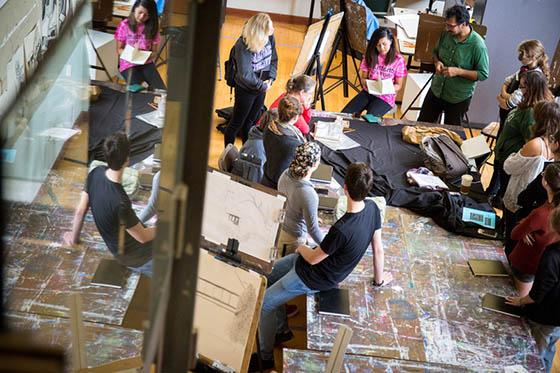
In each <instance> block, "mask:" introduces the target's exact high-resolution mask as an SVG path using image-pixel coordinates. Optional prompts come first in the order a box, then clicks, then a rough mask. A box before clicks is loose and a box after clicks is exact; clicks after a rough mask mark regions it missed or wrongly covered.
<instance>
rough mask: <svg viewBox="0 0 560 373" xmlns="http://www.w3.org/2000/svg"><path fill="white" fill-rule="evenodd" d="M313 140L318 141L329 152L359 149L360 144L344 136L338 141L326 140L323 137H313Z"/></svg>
mask: <svg viewBox="0 0 560 373" xmlns="http://www.w3.org/2000/svg"><path fill="white" fill-rule="evenodd" d="M315 140H317V141H319V142H320V143H321V144H323V145H325V146H326V147H328V148H329V149H331V150H347V149H353V148H358V147H360V144H358V143H357V142H356V141H354V140H352V139H351V138H350V137H348V136H346V135H344V134H343V135H342V136H341V137H340V140H338V141H337V140H330V139H326V138H323V137H315Z"/></svg>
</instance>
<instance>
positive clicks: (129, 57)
mask: <svg viewBox="0 0 560 373" xmlns="http://www.w3.org/2000/svg"><path fill="white" fill-rule="evenodd" d="M151 54H152V52H151V51H142V50H140V49H138V48H134V47H133V46H130V45H128V44H127V45H126V46H125V47H124V51H123V52H122V53H121V58H122V59H123V60H125V61H128V62H130V63H133V64H135V65H143V64H145V63H146V61H147V60H148V58H149V57H150V55H151Z"/></svg>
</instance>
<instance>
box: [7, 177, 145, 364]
mask: <svg viewBox="0 0 560 373" xmlns="http://www.w3.org/2000/svg"><path fill="white" fill-rule="evenodd" d="M71 173H72V172H71ZM78 180H79V181H78ZM82 183H83V173H82V172H78V174H69V173H68V172H64V173H62V172H60V171H51V173H50V174H49V176H48V178H47V180H46V182H45V184H44V186H43V188H42V190H41V191H40V193H39V195H38V196H37V198H36V199H35V202H34V203H31V204H24V203H10V204H9V205H8V206H7V207H8V211H9V213H10V215H9V220H8V224H7V227H6V231H5V235H4V237H3V238H4V241H5V242H6V246H7V247H6V252H5V255H4V260H5V283H6V285H5V288H4V295H5V299H6V308H7V310H8V317H7V319H8V323H9V325H10V326H11V327H13V328H15V329H20V330H31V331H33V332H35V334H34V335H35V336H36V338H38V340H39V341H41V342H44V343H49V344H52V345H56V346H62V347H63V348H64V349H66V350H68V349H69V347H70V328H69V320H68V306H67V303H68V295H69V294H70V293H71V292H78V293H80V294H81V296H82V311H83V312H82V317H83V319H84V321H85V333H86V351H87V363H88V365H89V366H97V365H100V364H104V363H109V362H111V361H115V360H119V359H123V358H128V357H133V356H137V355H139V354H140V350H141V345H142V333H141V332H140V331H138V330H132V329H125V328H122V327H120V325H121V324H122V322H123V318H124V316H125V313H126V310H127V308H128V305H129V303H130V301H131V299H132V296H133V294H134V291H135V289H136V285H137V283H138V280H139V275H138V274H134V273H130V275H129V277H128V279H127V281H126V284H125V286H124V287H123V288H122V289H114V288H109V287H102V286H95V285H92V284H91V279H92V277H93V275H94V273H95V270H96V269H97V265H98V263H99V261H100V260H101V259H102V258H110V257H111V254H110V253H109V252H108V250H107V249H106V246H105V244H104V243H103V240H102V238H101V236H100V235H99V233H98V232H97V228H96V227H95V224H94V222H93V219H92V216H91V214H88V215H87V216H86V220H85V222H84V226H83V229H82V234H81V240H82V242H81V244H80V245H79V246H77V247H66V246H64V245H62V235H63V233H64V232H66V231H68V230H70V229H71V226H72V216H73V213H74V211H73V209H71V208H68V206H74V205H75V204H76V203H77V198H78V197H79V192H76V190H77V191H79V190H81V186H82ZM62 191H66V194H65V193H63V192H62ZM68 191H73V192H71V193H68ZM136 198H138V199H140V200H145V199H146V193H145V192H140V193H139V194H138V195H137V196H136ZM62 200H64V203H61V201H62ZM138 207H140V206H138Z"/></svg>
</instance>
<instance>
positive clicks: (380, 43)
mask: <svg viewBox="0 0 560 373" xmlns="http://www.w3.org/2000/svg"><path fill="white" fill-rule="evenodd" d="M405 76H406V62H405V60H404V58H403V56H401V55H400V54H399V53H398V52H397V51H396V47H395V39H394V38H393V33H392V32H391V30H389V29H388V28H386V27H380V28H378V29H377V30H375V32H374V33H373V35H372V36H371V39H370V40H369V43H368V46H367V49H366V53H365V56H364V58H363V59H362V63H361V65H360V83H361V85H362V88H363V89H364V90H363V91H361V92H360V93H358V95H357V96H356V97H354V98H353V99H352V100H351V101H350V102H349V103H348V104H347V105H346V106H345V107H344V109H342V112H343V113H351V114H361V113H362V111H364V109H365V110H367V113H368V114H373V115H375V116H377V117H382V116H383V115H385V114H386V113H387V112H388V111H389V110H391V109H392V108H393V107H394V106H395V97H396V96H397V95H396V93H395V94H387V95H379V96H375V95H372V94H370V93H369V92H368V91H367V85H366V79H368V80H380V79H381V80H385V79H391V80H392V82H393V86H394V87H395V92H398V91H399V90H400V89H401V87H402V83H403V78H404V77H405Z"/></svg>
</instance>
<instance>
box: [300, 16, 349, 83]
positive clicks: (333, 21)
mask: <svg viewBox="0 0 560 373" xmlns="http://www.w3.org/2000/svg"><path fill="white" fill-rule="evenodd" d="M343 16H344V12H340V13H338V14H335V15H333V16H332V17H331V18H330V20H329V24H328V25H327V30H326V32H325V36H324V37H323V41H322V43H321V47H320V52H321V58H320V61H321V68H324V67H325V65H326V62H327V58H328V57H329V56H330V54H331V51H332V48H333V47H334V45H333V44H334V41H335V39H336V34H337V31H338V28H339V27H340V24H341V22H342V17H343ZM324 22H325V21H324V20H320V21H319V22H316V23H314V24H312V25H311V26H309V28H308V29H307V33H306V34H305V38H304V39H303V45H302V46H301V49H300V51H299V55H298V58H297V60H296V64H295V66H294V69H293V71H292V76H297V75H301V74H304V73H305V70H306V69H307V66H308V65H309V63H310V62H311V58H312V57H313V52H314V51H315V47H316V45H317V42H318V41H319V36H320V35H321V29H322V28H323V23H324Z"/></svg>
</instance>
